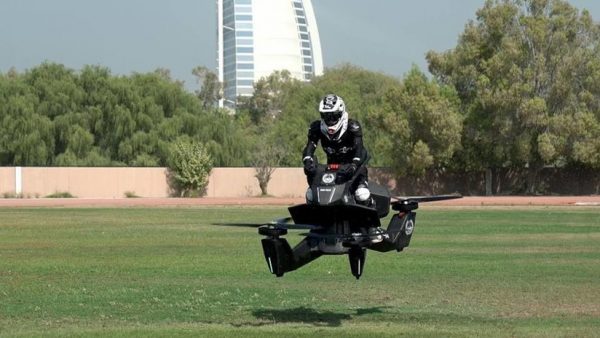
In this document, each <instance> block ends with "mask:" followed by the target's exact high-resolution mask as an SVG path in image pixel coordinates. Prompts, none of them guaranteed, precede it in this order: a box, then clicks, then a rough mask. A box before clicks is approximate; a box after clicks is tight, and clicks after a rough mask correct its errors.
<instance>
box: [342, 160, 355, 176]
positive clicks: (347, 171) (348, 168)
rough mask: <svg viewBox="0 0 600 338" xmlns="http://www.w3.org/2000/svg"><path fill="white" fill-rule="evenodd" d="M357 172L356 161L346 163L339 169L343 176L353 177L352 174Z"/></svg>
mask: <svg viewBox="0 0 600 338" xmlns="http://www.w3.org/2000/svg"><path fill="white" fill-rule="evenodd" d="M355 172H356V164H354V163H349V164H344V165H342V166H341V167H340V169H339V170H338V173H339V174H340V175H342V176H345V177H346V178H350V177H352V175H354V173H355Z"/></svg>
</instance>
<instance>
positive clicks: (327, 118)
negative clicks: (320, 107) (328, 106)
mask: <svg viewBox="0 0 600 338" xmlns="http://www.w3.org/2000/svg"><path fill="white" fill-rule="evenodd" d="M321 118H322V119H323V121H324V122H325V124H326V125H327V126H333V125H335V124H336V123H338V121H339V120H340V119H341V118H342V112H341V111H330V112H321Z"/></svg>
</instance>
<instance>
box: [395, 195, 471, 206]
mask: <svg viewBox="0 0 600 338" xmlns="http://www.w3.org/2000/svg"><path fill="white" fill-rule="evenodd" d="M392 198H393V199H396V200H397V201H396V202H393V203H404V204H408V203H422V202H435V201H444V200H453V199H458V198H462V195H460V194H450V195H434V196H405V197H402V196H393V197H392Z"/></svg>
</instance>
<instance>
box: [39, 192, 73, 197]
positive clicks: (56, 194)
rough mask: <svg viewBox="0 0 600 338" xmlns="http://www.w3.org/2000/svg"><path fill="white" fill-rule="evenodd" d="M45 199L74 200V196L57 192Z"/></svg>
mask: <svg viewBox="0 0 600 338" xmlns="http://www.w3.org/2000/svg"><path fill="white" fill-rule="evenodd" d="M46 198H75V196H73V195H71V193H70V192H68V191H57V192H55V193H54V194H50V195H48V196H46Z"/></svg>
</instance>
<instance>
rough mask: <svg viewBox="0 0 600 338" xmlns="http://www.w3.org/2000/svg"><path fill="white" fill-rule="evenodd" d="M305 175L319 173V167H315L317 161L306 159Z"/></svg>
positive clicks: (310, 158)
mask: <svg viewBox="0 0 600 338" xmlns="http://www.w3.org/2000/svg"><path fill="white" fill-rule="evenodd" d="M303 162H304V174H305V175H311V174H314V173H315V172H316V171H317V166H316V165H315V161H314V160H313V159H312V157H307V158H305V159H304V161H303Z"/></svg>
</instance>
